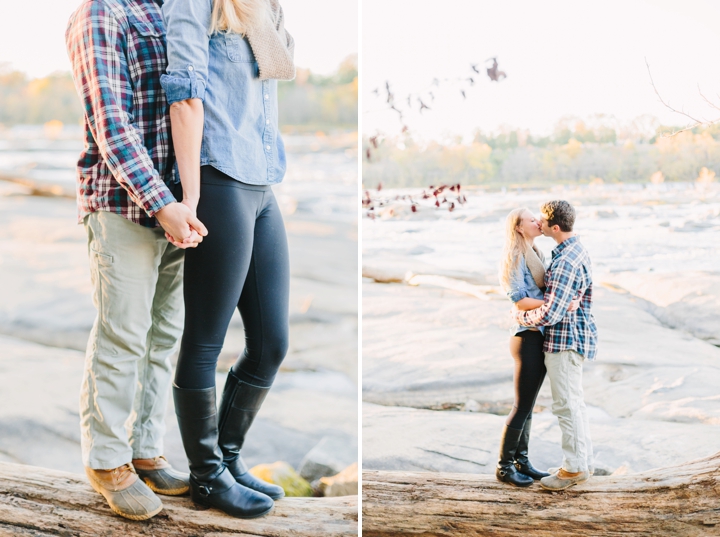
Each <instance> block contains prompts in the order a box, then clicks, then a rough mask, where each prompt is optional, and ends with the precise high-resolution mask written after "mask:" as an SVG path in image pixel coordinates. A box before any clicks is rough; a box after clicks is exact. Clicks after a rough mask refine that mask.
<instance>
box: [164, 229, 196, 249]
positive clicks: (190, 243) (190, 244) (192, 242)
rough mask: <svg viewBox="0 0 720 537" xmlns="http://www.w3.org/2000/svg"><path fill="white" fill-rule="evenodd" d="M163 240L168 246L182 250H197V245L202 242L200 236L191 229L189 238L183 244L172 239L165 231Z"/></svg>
mask: <svg viewBox="0 0 720 537" xmlns="http://www.w3.org/2000/svg"><path fill="white" fill-rule="evenodd" d="M165 238H166V239H167V241H168V242H169V243H170V244H172V245H174V246H177V247H178V248H182V249H183V250H185V249H187V248H197V245H198V244H200V243H201V242H202V241H203V238H202V235H200V234H198V232H197V231H195V230H194V229H191V232H190V236H189V237H188V238H187V239H185V240H184V241H183V242H178V241H176V240H175V239H173V238H172V235H170V234H169V233H168V232H167V231H166V232H165Z"/></svg>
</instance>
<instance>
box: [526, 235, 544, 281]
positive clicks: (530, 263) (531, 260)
mask: <svg viewBox="0 0 720 537" xmlns="http://www.w3.org/2000/svg"><path fill="white" fill-rule="evenodd" d="M525 264H526V265H527V267H528V269H530V274H532V277H533V280H535V283H536V284H537V286H538V287H539V288H540V289H545V256H544V255H543V254H542V252H541V251H540V250H538V249H537V248H536V247H535V246H533V247H532V248H528V249H527V250H526V251H525Z"/></svg>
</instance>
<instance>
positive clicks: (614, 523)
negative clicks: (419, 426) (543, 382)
mask: <svg viewBox="0 0 720 537" xmlns="http://www.w3.org/2000/svg"><path fill="white" fill-rule="evenodd" d="M362 487H363V488H362V494H363V498H362V511H363V517H362V528H363V536H367V537H378V536H388V535H415V536H431V535H432V536H436V535H453V536H457V535H463V536H480V535H482V536H485V535H492V536H494V537H498V536H508V537H510V536H512V537H517V536H521V535H528V536H543V537H545V536H547V537H551V536H552V537H571V536H573V537H577V536H583V535H593V536H595V535H603V536H606V535H614V536H623V537H627V536H629V535H633V536H652V537H657V536H661V535H663V536H664V535H668V536H669V535H672V536H693V537H694V536H708V535H720V452H719V453H716V454H715V455H713V456H711V457H707V458H705V459H700V460H696V461H692V462H689V463H686V464H683V465H680V466H673V467H669V468H660V469H655V470H650V471H648V472H643V473H641V474H635V475H627V476H607V477H592V478H590V480H589V481H587V482H586V483H583V484H581V485H576V486H574V487H572V488H570V489H568V490H566V491H563V492H549V491H546V490H544V489H542V488H541V487H540V485H539V484H534V485H532V486H531V487H529V488H526V489H522V488H515V487H512V486H510V485H507V484H504V483H500V482H498V481H497V480H496V479H495V477H494V476H491V475H469V474H448V473H428V472H382V471H364V472H363V485H362Z"/></svg>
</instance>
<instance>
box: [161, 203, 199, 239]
mask: <svg viewBox="0 0 720 537" xmlns="http://www.w3.org/2000/svg"><path fill="white" fill-rule="evenodd" d="M155 217H156V218H157V219H158V222H159V223H160V225H161V226H162V228H163V229H164V230H165V232H166V233H167V234H168V235H169V236H170V237H171V238H172V239H173V240H171V241H170V242H172V243H173V244H175V245H176V246H178V244H177V243H180V244H183V245H186V244H187V245H189V244H194V245H195V246H197V243H198V242H200V241H201V240H202V237H204V236H205V235H207V228H206V227H205V226H204V225H203V223H202V222H200V220H198V219H197V217H196V216H195V214H194V211H192V210H191V209H190V208H189V207H188V206H187V205H184V204H182V203H177V202H173V203H170V204H168V205H166V206H165V207H163V208H162V209H160V210H159V211H158V212H157V213H155ZM193 232H194V233H195V235H193ZM179 247H183V246H179ZM184 247H185V248H187V247H189V246H184Z"/></svg>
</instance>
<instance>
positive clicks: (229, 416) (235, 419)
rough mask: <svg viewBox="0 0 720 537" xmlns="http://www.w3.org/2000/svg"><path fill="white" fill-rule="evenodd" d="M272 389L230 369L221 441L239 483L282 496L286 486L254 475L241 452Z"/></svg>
mask: <svg viewBox="0 0 720 537" xmlns="http://www.w3.org/2000/svg"><path fill="white" fill-rule="evenodd" d="M269 391H270V388H261V387H259V386H253V385H252V384H248V383H247V382H244V381H242V380H240V379H239V378H238V377H237V376H236V375H235V374H234V373H233V372H232V370H231V371H230V372H229V373H228V377H227V381H226V382H225V389H224V390H223V396H222V401H221V402H220V421H219V428H220V437H219V438H220V440H219V444H220V449H221V450H222V454H223V462H224V464H225V466H226V467H227V468H228V470H230V473H231V474H232V475H233V477H234V478H235V480H236V481H237V482H238V483H240V484H241V485H244V486H246V487H248V488H251V489H253V490H256V491H258V492H262V493H263V494H266V495H267V496H270V497H271V498H272V499H273V500H279V499H280V498H282V497H283V496H285V491H284V490H283V488H282V487H279V486H277V485H273V484H272V483H267V482H266V481H263V480H262V479H258V478H257V477H255V476H254V475H252V474H251V473H250V472H249V471H248V467H247V465H246V464H245V461H243V459H242V457H241V456H240V449H241V448H242V446H243V443H244V442H245V435H246V434H247V432H248V429H250V426H251V425H252V422H253V420H254V419H255V416H256V415H257V413H258V412H259V411H260V407H261V406H262V404H263V401H264V400H265V397H266V396H267V394H268V392H269Z"/></svg>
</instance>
